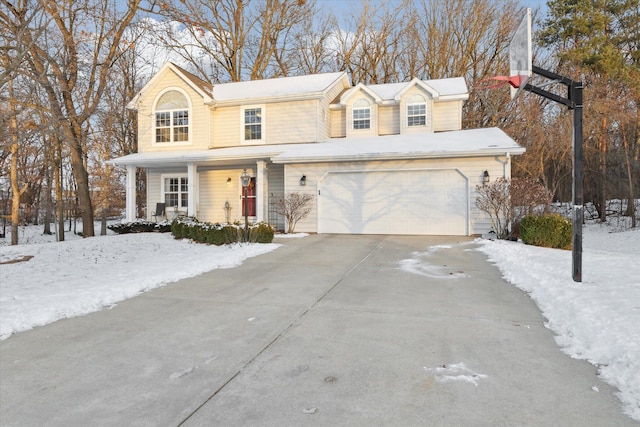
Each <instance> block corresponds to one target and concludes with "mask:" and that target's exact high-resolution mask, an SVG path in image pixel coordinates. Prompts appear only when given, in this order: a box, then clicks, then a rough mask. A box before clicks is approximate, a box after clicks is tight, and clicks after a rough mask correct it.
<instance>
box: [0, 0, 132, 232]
mask: <svg viewBox="0 0 640 427" xmlns="http://www.w3.org/2000/svg"><path fill="white" fill-rule="evenodd" d="M139 2H140V0H129V1H128V2H127V4H126V8H124V11H120V10H121V9H120V8H119V6H118V5H116V3H115V2H105V1H93V0H85V1H82V2H80V1H74V0H64V1H52V0H33V1H29V0H24V1H21V2H19V3H10V2H9V1H8V0H2V4H3V12H2V13H3V14H4V15H5V16H6V19H4V18H3V22H4V21H7V22H10V23H12V25H14V26H16V28H24V27H25V16H26V13H27V10H29V8H36V9H37V7H41V8H42V16H41V18H40V21H39V22H47V21H48V20H50V21H51V22H52V25H50V26H49V27H48V28H47V31H46V33H41V30H42V28H39V27H36V28H35V29H34V30H30V29H28V30H25V31H23V32H22V39H21V40H19V43H22V44H23V45H24V46H26V50H27V51H28V56H27V57H26V59H27V62H28V66H29V67H28V70H27V71H26V73H27V74H28V76H29V77H30V78H32V79H33V80H35V81H37V82H38V84H39V85H41V87H42V88H43V90H44V91H45V93H46V97H47V101H48V108H49V110H50V111H51V113H52V115H53V117H54V119H55V120H56V121H57V125H58V128H59V131H60V132H61V139H62V140H63V141H64V143H66V144H67V146H68V147H69V150H70V154H71V166H72V169H73V173H74V176H75V181H76V183H77V185H78V193H77V197H78V208H79V210H80V213H81V216H82V223H83V236H85V237H89V236H93V235H94V230H93V215H94V213H93V205H92V202H91V190H90V187H89V175H88V172H87V152H86V144H87V131H88V123H89V121H90V119H91V116H92V114H93V113H94V112H95V111H96V109H97V108H98V105H99V103H100V99H101V96H102V94H103V92H104V90H105V87H106V85H107V82H108V77H109V73H110V68H111V66H112V64H113V63H114V61H115V60H116V59H117V58H118V57H119V56H120V55H121V54H122V45H121V43H120V42H121V39H122V36H123V33H124V30H125V28H126V27H127V26H128V25H129V23H130V22H131V21H132V20H133V18H134V16H135V13H136V11H137V9H138V5H139Z"/></svg>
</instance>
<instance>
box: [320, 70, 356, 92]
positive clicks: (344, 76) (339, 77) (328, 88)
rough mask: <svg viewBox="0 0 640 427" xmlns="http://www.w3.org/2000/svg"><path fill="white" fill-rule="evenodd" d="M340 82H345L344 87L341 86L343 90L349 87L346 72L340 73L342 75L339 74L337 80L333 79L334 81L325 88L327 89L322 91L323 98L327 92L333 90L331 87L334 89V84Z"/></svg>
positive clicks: (349, 82) (349, 83)
mask: <svg viewBox="0 0 640 427" xmlns="http://www.w3.org/2000/svg"><path fill="white" fill-rule="evenodd" d="M342 80H346V82H345V83H346V86H345V85H343V87H345V88H348V87H351V81H350V80H349V75H348V74H347V72H346V71H343V72H342V74H340V75H339V76H338V78H337V79H335V81H334V82H333V83H331V84H330V85H329V86H327V87H326V88H325V89H324V90H323V91H322V95H323V96H327V93H329V91H330V90H331V89H333V87H334V86H335V85H336V84H338V83H340V81H342Z"/></svg>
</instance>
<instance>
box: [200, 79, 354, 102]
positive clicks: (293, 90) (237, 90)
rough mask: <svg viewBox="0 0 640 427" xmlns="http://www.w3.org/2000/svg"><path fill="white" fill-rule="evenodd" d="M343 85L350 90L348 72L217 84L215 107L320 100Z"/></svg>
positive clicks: (214, 98) (214, 87)
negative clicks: (219, 105) (332, 89)
mask: <svg viewBox="0 0 640 427" xmlns="http://www.w3.org/2000/svg"><path fill="white" fill-rule="evenodd" d="M341 81H342V82H343V85H346V86H350V83H349V77H348V76H347V73H345V72H344V71H343V72H338V73H323V74H311V75H307V76H293V77H279V78H275V79H266V80H250V81H244V82H233V83H223V84H217V85H214V86H213V92H212V94H213V101H212V103H213V104H219V103H224V104H235V103H240V102H243V103H246V101H253V102H260V101H264V100H271V101H273V100H274V98H277V99H305V98H318V97H321V96H323V95H324V94H325V93H326V91H328V90H329V89H330V88H331V87H333V86H334V85H335V84H338V83H339V82H341Z"/></svg>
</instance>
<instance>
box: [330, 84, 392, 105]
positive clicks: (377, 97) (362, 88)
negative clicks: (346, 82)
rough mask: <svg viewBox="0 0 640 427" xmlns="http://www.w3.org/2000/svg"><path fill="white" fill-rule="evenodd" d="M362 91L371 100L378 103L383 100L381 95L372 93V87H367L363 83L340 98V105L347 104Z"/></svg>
mask: <svg viewBox="0 0 640 427" xmlns="http://www.w3.org/2000/svg"><path fill="white" fill-rule="evenodd" d="M360 91H362V92H364V93H366V94H367V95H369V96H370V97H371V98H373V100H374V101H375V102H377V103H380V102H382V98H381V97H380V95H378V94H377V93H376V92H374V91H372V90H371V87H370V86H367V85H365V84H363V83H358V84H357V85H356V86H354V87H352V88H351V89H349V90H348V91H346V92H344V93H343V94H342V96H340V103H341V104H345V103H346V102H347V100H348V99H349V98H351V97H352V96H353V95H355V94H356V93H358V92H360Z"/></svg>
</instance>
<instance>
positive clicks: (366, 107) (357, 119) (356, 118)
mask: <svg viewBox="0 0 640 427" xmlns="http://www.w3.org/2000/svg"><path fill="white" fill-rule="evenodd" d="M353 128H354V129H369V128H371V105H370V104H369V101H367V100H366V99H359V100H357V101H356V102H355V103H354V104H353Z"/></svg>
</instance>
